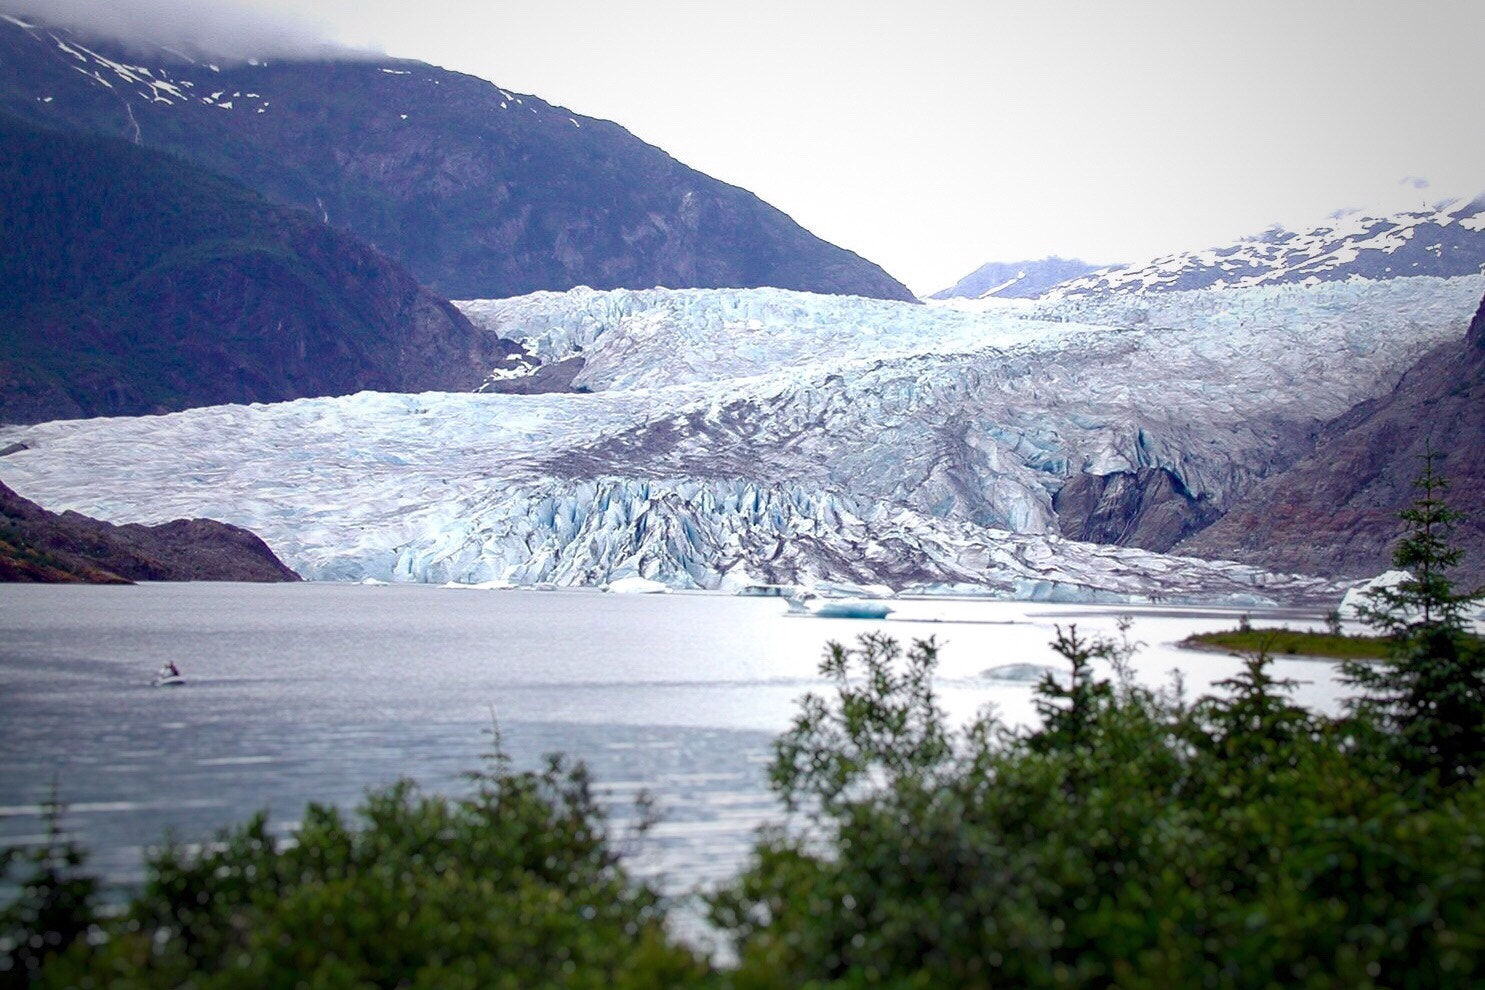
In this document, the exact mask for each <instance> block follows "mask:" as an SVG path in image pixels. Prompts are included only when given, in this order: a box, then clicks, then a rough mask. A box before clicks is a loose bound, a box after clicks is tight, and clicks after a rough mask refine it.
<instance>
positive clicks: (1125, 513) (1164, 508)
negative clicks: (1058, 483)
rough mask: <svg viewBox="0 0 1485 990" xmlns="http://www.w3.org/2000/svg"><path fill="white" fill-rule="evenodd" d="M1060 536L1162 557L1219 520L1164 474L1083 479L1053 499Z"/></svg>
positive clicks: (1204, 501)
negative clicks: (1151, 552)
mask: <svg viewBox="0 0 1485 990" xmlns="http://www.w3.org/2000/svg"><path fill="white" fill-rule="evenodd" d="M1052 508H1053V509H1054V510H1056V512H1057V523H1058V526H1059V527H1060V529H1061V531H1062V535H1063V536H1065V537H1067V538H1068V539H1070V540H1084V541H1086V542H1088V543H1114V544H1117V545H1119V546H1124V547H1142V548H1144V549H1146V550H1155V551H1158V552H1160V553H1164V552H1165V551H1167V550H1169V549H1170V548H1171V547H1173V546H1175V545H1176V544H1177V543H1179V542H1181V540H1183V539H1184V538H1186V537H1187V536H1189V535H1191V534H1192V533H1195V532H1196V531H1198V530H1200V529H1201V528H1202V527H1204V526H1206V525H1208V524H1209V523H1211V522H1212V521H1213V520H1214V519H1216V518H1217V517H1218V516H1220V515H1221V513H1220V512H1219V511H1218V509H1217V508H1216V507H1215V506H1214V505H1212V503H1211V500H1210V499H1208V498H1197V497H1195V496H1193V495H1192V494H1191V493H1190V492H1188V491H1187V490H1186V486H1185V485H1183V484H1181V481H1180V479H1179V478H1177V477H1176V476H1175V475H1174V474H1172V473H1171V472H1169V471H1167V470H1165V469H1164V468H1140V469H1139V470H1138V471H1135V472H1127V471H1121V472H1117V473H1114V474H1106V475H1096V474H1079V475H1074V476H1073V477H1071V478H1069V479H1068V480H1067V483H1066V484H1065V485H1063V486H1062V488H1061V490H1060V491H1058V492H1057V494H1056V495H1055V496H1054V497H1053V499H1052Z"/></svg>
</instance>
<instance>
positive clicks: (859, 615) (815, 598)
mask: <svg viewBox="0 0 1485 990" xmlns="http://www.w3.org/2000/svg"><path fill="white" fill-rule="evenodd" d="M786 601H787V602H788V605H789V612H790V614H792V615H813V616H814V617H816V618H818V619H885V618H886V617H887V614H888V613H889V612H891V611H892V606H891V605H888V604H887V603H886V602H884V601H871V600H868V599H865V598H821V597H820V596H819V595H816V594H814V593H813V592H808V591H806V592H804V593H803V594H799V595H794V596H793V597H791V598H788V599H786Z"/></svg>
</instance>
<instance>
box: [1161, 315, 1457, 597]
mask: <svg viewBox="0 0 1485 990" xmlns="http://www.w3.org/2000/svg"><path fill="white" fill-rule="evenodd" d="M1429 449H1432V450H1434V451H1436V452H1437V453H1438V454H1439V455H1440V459H1439V461H1438V462H1437V465H1436V466H1437V468H1438V469H1439V470H1440V472H1441V473H1443V474H1444V475H1445V476H1446V478H1447V479H1448V481H1449V488H1448V491H1447V492H1446V498H1447V500H1448V502H1449V503H1450V505H1451V506H1452V507H1453V508H1455V509H1456V510H1458V511H1461V512H1463V513H1464V514H1465V519H1464V520H1463V521H1462V522H1461V523H1460V524H1459V526H1458V527H1457V529H1456V530H1455V532H1454V535H1453V542H1454V543H1455V545H1457V546H1461V547H1463V548H1465V550H1466V553H1465V556H1464V559H1463V560H1462V561H1461V564H1460V566H1459V567H1458V568H1457V569H1456V570H1455V572H1454V574H1453V576H1454V577H1455V578H1457V580H1458V581H1459V583H1460V584H1461V585H1462V586H1463V587H1465V588H1472V587H1476V586H1479V585H1482V584H1485V300H1482V301H1481V303H1480V308H1479V310H1478V311H1476V313H1475V317H1474V320H1473V321H1472V322H1471V323H1470V326H1469V332H1468V334H1467V335H1466V337H1465V339H1464V340H1463V341H1458V340H1455V341H1452V342H1450V343H1447V344H1442V345H1440V346H1439V347H1437V348H1435V349H1434V350H1433V351H1431V352H1429V353H1428V354H1427V355H1425V356H1424V357H1423V358H1422V359H1421V360H1420V361H1418V363H1417V364H1415V365H1413V366H1412V367H1411V368H1409V369H1408V371H1407V373H1406V374H1404V375H1403V377H1402V380H1401V381H1399V382H1398V383H1397V386H1396V387H1395V388H1393V389H1392V391H1391V392H1389V393H1387V394H1386V395H1383V396H1380V397H1378V398H1375V399H1371V400H1368V401H1366V402H1363V403H1361V404H1359V405H1358V406H1356V407H1355V408H1353V409H1351V410H1348V411H1347V412H1346V413H1345V414H1343V415H1341V416H1339V417H1337V418H1336V419H1334V420H1332V421H1331V422H1329V423H1327V424H1326V425H1325V428H1324V429H1323V430H1322V431H1321V434H1320V437H1319V440H1318V442H1317V443H1316V445H1315V450H1314V453H1313V454H1311V455H1310V456H1308V457H1306V458H1304V459H1303V460H1301V461H1300V462H1299V463H1297V464H1295V465H1294V466H1293V467H1291V468H1290V469H1289V470H1287V471H1285V472H1284V473H1282V474H1280V475H1278V476H1276V477H1273V478H1270V479H1268V480H1267V481H1265V482H1264V483H1263V484H1261V485H1259V486H1258V487H1257V488H1256V489H1255V490H1254V491H1253V493H1252V494H1250V495H1249V496H1248V497H1247V498H1246V499H1244V500H1243V502H1241V503H1240V504H1239V505H1237V506H1236V507H1235V508H1234V509H1233V510H1232V511H1231V512H1229V513H1228V514H1227V515H1226V516H1225V517H1224V518H1222V519H1221V520H1220V521H1218V522H1217V523H1215V524H1214V525H1213V526H1211V527H1210V528H1209V529H1206V530H1204V531H1202V532H1201V533H1199V534H1197V535H1196V536H1195V537H1193V538H1192V539H1190V540H1188V541H1186V542H1185V543H1183V544H1182V545H1181V546H1180V548H1179V549H1180V551H1181V552H1183V553H1192V554H1195V555H1198V556H1203V557H1224V558H1229V559H1234V560H1246V561H1249V562H1251V563H1256V564H1261V565H1262V566H1266V567H1277V568H1281V569H1284V570H1299V571H1304V572H1305V573H1310V574H1333V575H1342V576H1350V577H1369V576H1371V575H1374V574H1378V573H1381V572H1382V571H1384V570H1386V569H1388V568H1389V567H1390V566H1391V557H1392V548H1393V547H1394V546H1395V545H1396V543H1397V540H1398V538H1399V537H1400V536H1401V535H1402V534H1403V532H1404V529H1405V524H1404V523H1403V522H1402V521H1401V520H1400V519H1398V517H1397V513H1398V512H1399V511H1400V510H1402V509H1405V508H1407V507H1408V506H1409V505H1411V504H1412V502H1413V500H1414V499H1415V498H1416V497H1417V494H1418V493H1417V491H1416V489H1415V488H1414V487H1413V481H1414V479H1416V478H1417V476H1418V472H1419V471H1420V470H1421V468H1422V466H1423V455H1424V453H1425V451H1427V450H1429Z"/></svg>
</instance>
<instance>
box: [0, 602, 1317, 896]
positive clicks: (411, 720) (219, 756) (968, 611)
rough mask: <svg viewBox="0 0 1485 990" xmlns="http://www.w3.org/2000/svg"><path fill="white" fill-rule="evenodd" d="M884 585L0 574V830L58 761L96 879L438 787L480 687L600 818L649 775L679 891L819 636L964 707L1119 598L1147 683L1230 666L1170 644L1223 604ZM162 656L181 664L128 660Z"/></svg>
mask: <svg viewBox="0 0 1485 990" xmlns="http://www.w3.org/2000/svg"><path fill="white" fill-rule="evenodd" d="M896 607H897V612H895V613H894V614H893V616H892V617H891V618H889V619H888V620H886V621H857V620H826V619H812V618H789V617H786V616H785V614H784V608H785V606H784V604H783V603H782V602H780V601H779V600H777V599H766V598H764V599H757V598H754V599H750V598H733V597H726V596H718V595H667V596H623V595H604V594H601V593H597V592H590V591H564V592H558V593H551V592H547V593H535V592H484V593H477V592H459V593H453V592H446V591H441V590H439V589H436V588H428V587H422V586H398V587H378V588H367V587H359V586H349V585H330V584H318V585H316V584H310V585H297V586H255V585H237V584H195V585H143V586H138V587H132V588H79V587H55V586H53V587H23V586H16V585H11V586H0V683H3V685H4V691H5V697H6V711H5V716H4V718H3V720H0V842H17V841H22V842H24V841H33V840H35V839H37V838H39V833H40V830H41V827H42V822H41V819H40V817H39V811H40V805H41V803H42V802H43V801H45V800H46V799H47V797H48V796H49V793H50V791H51V788H52V786H53V783H54V782H55V785H56V787H57V790H58V793H59V795H60V797H61V798H62V800H63V801H65V802H66V803H67V805H68V818H67V824H68V826H69V827H70V828H72V829H73V830H74V831H75V832H76V833H77V835H78V837H79V838H80V839H81V840H82V841H83V843H84V844H85V845H87V846H88V847H89V848H90V849H91V850H92V851H93V854H94V858H93V864H94V866H95V868H97V869H99V870H100V871H101V872H103V873H104V875H105V876H107V877H109V878H111V879H115V880H129V879H133V878H136V877H137V876H138V869H139V860H140V853H141V850H142V849H143V847H144V846H145V844H147V843H151V842H155V841H158V840H159V839H160V837H161V836H162V835H163V834H165V832H166V831H167V830H170V831H172V832H173V833H174V834H175V835H177V836H178V837H179V838H181V839H182V840H183V841H188V842H194V841H201V840H204V839H206V838H207V837H208V836H209V835H210V833H211V832H212V830H213V829H215V828H216V827H219V826H221V825H224V824H228V823H233V822H239V821H242V820H243V819H244V818H246V817H247V816H248V815H249V814H251V813H252V812H254V811H256V810H258V809H261V808H263V807H268V808H269V809H270V810H271V812H272V815H273V821H274V822H275V823H276V824H277V825H278V826H279V827H280V828H288V827H292V823H293V821H294V820H295V819H296V818H297V816H298V815H299V813H300V811H301V810H302V808H303V806H304V805H305V804H306V803H307V802H309V801H312V800H313V801H322V802H334V803H338V804H344V805H349V804H353V803H355V802H356V801H357V800H358V799H359V798H360V796H361V795H362V794H363V793H364V791H365V790H366V789H367V788H369V787H372V786H378V785H382V784H386V783H388V782H391V781H393V780H395V779H398V778H401V777H408V778H412V779H414V780H416V781H418V782H419V784H420V785H422V786H423V787H424V788H426V789H429V790H435V791H443V792H449V793H458V792H459V791H461V790H462V789H463V788H465V787H466V786H467V785H466V782H465V781H464V780H463V779H462V775H463V774H464V773H466V772H468V771H470V770H474V769H478V768H479V767H480V758H481V755H482V753H483V752H484V751H485V749H486V748H487V746H488V742H489V737H488V735H487V733H488V730H489V727H490V722H491V712H492V710H493V711H494V712H495V713H497V715H498V718H499V723H500V730H501V734H502V738H503V740H504V744H505V747H506V749H507V750H508V751H509V753H510V755H511V756H512V757H513V758H514V761H515V763H516V765H517V766H519V767H536V766H539V765H540V763H541V760H542V756H543V754H546V753H549V752H554V751H561V752H565V753H568V754H570V755H572V756H574V757H578V758H581V759H583V760H585V761H586V762H587V763H588V764H589V766H590V768H591V769H592V771H593V776H594V779H595V781H596V782H597V785H598V788H599V790H600V791H602V792H604V793H606V794H608V795H610V799H611V800H612V802H613V803H614V806H615V808H616V815H618V816H619V817H620V818H622V817H623V808H624V807H626V806H627V805H628V804H629V802H631V801H632V798H633V797H634V795H635V794H637V793H638V792H639V791H641V790H648V791H649V792H651V793H652V794H653V795H654V797H655V798H656V800H657V803H658V807H659V810H660V812H661V815H662V821H661V824H660V825H659V826H658V827H657V828H656V829H654V830H653V832H652V833H651V834H650V835H649V836H648V837H647V840H646V842H645V844H644V846H643V847H642V852H641V855H640V856H639V858H638V859H637V860H636V862H637V864H638V865H639V866H640V867H641V868H642V869H643V870H645V871H646V872H648V873H652V874H658V875H661V876H663V878H664V879H665V881H666V886H667V887H668V888H669V889H671V890H674V891H681V890H687V889H690V888H692V887H694V886H696V885H698V884H707V883H711V882H714V881H717V880H721V879H723V878H725V877H726V876H728V875H730V874H731V873H733V872H735V870H736V869H737V867H738V866H739V865H740V863H741V861H742V858H743V856H744V855H745V851H746V849H747V846H748V843H749V837H750V835H751V833H752V831H753V829H754V828H755V827H756V826H757V825H758V824H760V823H761V822H763V821H764V820H766V819H768V818H771V817H774V816H776V814H777V809H776V805H775V804H774V802H773V801H772V799H771V797H770V796H769V795H768V793H767V791H766V789H765V786H764V773H763V768H764V766H765V764H766V762H767V760H768V757H769V753H770V744H771V741H772V739H773V736H774V735H775V734H776V733H777V732H779V731H780V730H782V729H783V728H785V727H786V726H787V725H788V723H789V719H790V717H791V716H792V714H793V711H794V701H795V700H796V699H797V698H798V697H799V696H800V695H801V694H803V693H804V692H805V691H808V690H811V689H814V688H817V687H818V686H819V682H818V680H817V679H816V676H815V668H816V664H817V661H818V659H819V657H820V654H821V651H822V648H823V646H824V644H825V642H826V641H827V640H828V639H832V638H835V639H840V640H846V641H848V640H850V639H852V638H854V637H855V636H856V635H857V634H858V633H859V632H862V631H867V630H883V631H888V632H892V633H894V634H896V635H898V636H899V637H900V638H903V639H913V638H926V637H927V636H930V635H932V636H934V637H936V639H937V641H938V642H939V643H940V644H941V645H942V646H943V651H942V654H941V658H942V659H941V666H940V672H939V673H940V676H939V680H938V684H939V687H940V691H941V694H942V700H943V703H944V705H945V707H946V708H947V709H948V710H949V711H950V713H951V715H952V716H953V717H954V718H955V719H957V720H961V721H962V720H964V719H967V718H969V717H970V716H971V715H972V714H973V713H974V712H975V711H976V710H977V709H979V708H981V707H982V706H985V705H987V704H993V705H994V706H995V708H996V710H997V711H998V712H999V714H1000V715H1001V717H1003V718H1005V719H1006V720H1008V721H1010V722H1013V723H1020V722H1025V721H1027V720H1028V719H1029V718H1030V717H1031V714H1032V712H1033V708H1032V685H1031V683H1030V682H1029V681H1025V682H1023V681H1017V680H1015V679H1008V678H1004V677H994V676H991V677H986V676H983V674H984V672H985V671H987V670H990V669H992V668H1004V667H1005V666H1006V665H1009V664H1045V665H1052V666H1058V665H1059V663H1060V661H1059V660H1058V658H1057V657H1056V656H1055V655H1053V654H1052V653H1051V652H1050V650H1049V649H1048V648H1047V643H1048V641H1049V640H1050V639H1051V638H1052V635H1053V631H1054V626H1055V625H1056V624H1059V623H1060V624H1063V625H1067V624H1069V623H1072V622H1076V623H1078V624H1079V627H1080V628H1081V629H1083V630H1084V631H1104V632H1110V633H1111V632H1112V631H1113V628H1114V624H1115V617H1116V616H1117V615H1118V614H1120V613H1121V612H1131V611H1134V614H1135V615H1136V620H1137V621H1136V625H1135V627H1134V630H1133V636H1134V637H1135V638H1136V639H1139V640H1142V641H1143V642H1144V643H1145V646H1144V648H1143V649H1142V651H1141V653H1140V654H1139V656H1138V658H1137V662H1136V667H1137V670H1138V671H1139V674H1140V676H1141V677H1142V678H1143V679H1145V680H1147V681H1150V682H1151V683H1160V682H1163V681H1164V680H1165V678H1166V675H1167V672H1168V671H1169V670H1171V669H1172V668H1174V667H1176V666H1178V665H1179V666H1180V668H1181V669H1182V671H1183V673H1184V675H1185V679H1186V684H1187V687H1188V689H1189V690H1191V691H1193V692H1200V691H1202V690H1204V689H1205V688H1206V687H1207V686H1208V685H1209V684H1210V683H1211V682H1212V681H1213V680H1217V679H1220V678H1223V677H1227V676H1229V675H1230V674H1232V673H1233V672H1234V671H1235V670H1236V668H1237V661H1236V660H1234V659H1232V658H1229V657H1223V656H1219V655H1214V654H1191V653H1184V652H1181V651H1177V650H1175V649H1174V648H1173V646H1172V645H1171V644H1173V643H1174V642H1175V641H1177V640H1179V639H1181V638H1182V637H1184V636H1185V635H1186V634H1187V633H1189V632H1192V631H1195V630H1200V629H1217V628H1223V627H1230V626H1232V625H1233V624H1234V623H1235V616H1236V614H1237V613H1236V612H1228V611H1221V610H1180V609H1168V608H1167V609H1163V610H1162V611H1160V612H1158V613H1157V612H1151V613H1149V614H1145V615H1141V614H1140V613H1138V612H1137V611H1135V610H1131V609H1127V608H1122V609H1121V608H1117V607H1090V608H1088V609H1083V610H1069V609H1068V608H1066V607H1059V608H1058V609H1057V610H1055V611H1053V610H1052V609H1049V608H1048V607H1046V606H1036V605H1026V604H1016V603H985V602H958V601H954V602H945V601H904V602H900V603H897V606H896ZM1255 618H1256V617H1255ZM1287 618H1288V619H1289V620H1290V621H1294V622H1298V621H1299V620H1300V619H1301V618H1310V619H1315V621H1316V622H1317V624H1318V619H1317V618H1316V617H1312V616H1299V615H1291V616H1288V617H1287ZM165 660H174V661H175V662H176V663H177V664H178V665H179V666H180V667H181V669H182V671H183V672H184V673H185V675H186V677H187V679H188V681H189V683H188V685H187V686H186V687H184V688H180V689H170V690H161V689H156V688H152V687H150V686H149V683H148V682H149V679H150V675H151V674H152V673H153V671H154V670H155V669H156V668H157V667H158V666H159V665H160V664H161V663H162V662H164V661H165ZM1063 666H1065V665H1063ZM1275 672H1276V675H1277V676H1281V677H1294V678H1297V679H1299V680H1302V681H1306V682H1308V683H1307V684H1306V685H1305V686H1303V687H1302V688H1301V690H1300V692H1299V697H1300V700H1301V701H1303V702H1305V703H1308V704H1311V705H1316V706H1319V707H1322V708H1331V707H1333V706H1334V704H1335V693H1336V684H1335V678H1334V671H1333V667H1332V666H1331V665H1329V664H1324V663H1316V662H1309V661H1301V660H1286V661H1280V662H1279V663H1278V664H1277V665H1276V671H1275Z"/></svg>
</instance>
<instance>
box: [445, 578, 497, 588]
mask: <svg viewBox="0 0 1485 990" xmlns="http://www.w3.org/2000/svg"><path fill="white" fill-rule="evenodd" d="M439 587H440V588H446V589H448V590H450V591H510V590H511V589H512V588H514V587H516V584H515V582H514V581H506V580H503V579H501V578H495V579H494V580H491V581H481V582H479V583H478V584H463V583H461V582H459V581H450V582H448V583H447V584H441V585H439Z"/></svg>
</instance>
